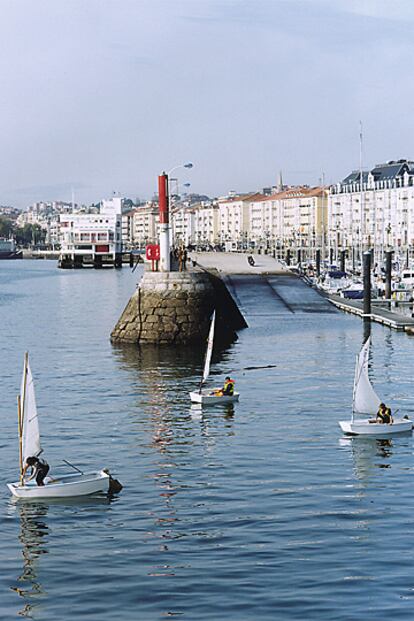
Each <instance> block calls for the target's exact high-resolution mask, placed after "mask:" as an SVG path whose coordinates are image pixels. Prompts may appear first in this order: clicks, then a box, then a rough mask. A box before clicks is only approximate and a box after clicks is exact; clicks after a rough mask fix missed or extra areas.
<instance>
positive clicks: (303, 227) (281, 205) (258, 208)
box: [249, 186, 328, 256]
mask: <svg viewBox="0 0 414 621" xmlns="http://www.w3.org/2000/svg"><path fill="white" fill-rule="evenodd" d="M327 214H328V200H327V191H326V190H325V189H324V188H322V187H313V188H310V187H307V186H298V187H292V188H288V189H286V190H284V191H282V192H277V193H275V194H271V195H270V196H258V197H255V198H254V199H253V200H251V201H250V204H249V220H250V232H249V238H250V240H251V243H252V245H253V246H254V247H261V248H267V249H268V248H269V247H272V248H278V249H281V248H283V247H286V246H287V247H293V248H296V249H298V248H301V249H303V250H305V251H306V252H307V254H308V255H309V256H310V255H311V254H312V252H313V250H314V249H315V248H316V247H323V245H324V243H325V238H326V232H327V222H328V215H327Z"/></svg>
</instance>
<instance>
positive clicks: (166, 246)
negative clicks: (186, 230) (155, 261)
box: [158, 172, 171, 272]
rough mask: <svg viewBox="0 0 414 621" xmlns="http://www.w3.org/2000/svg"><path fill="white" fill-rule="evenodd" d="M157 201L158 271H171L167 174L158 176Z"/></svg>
mask: <svg viewBox="0 0 414 621" xmlns="http://www.w3.org/2000/svg"><path fill="white" fill-rule="evenodd" d="M158 203H159V214H160V271H161V272H170V271H171V260H170V222H169V204H168V203H169V200H168V175H167V173H165V172H163V173H161V175H159V176H158Z"/></svg>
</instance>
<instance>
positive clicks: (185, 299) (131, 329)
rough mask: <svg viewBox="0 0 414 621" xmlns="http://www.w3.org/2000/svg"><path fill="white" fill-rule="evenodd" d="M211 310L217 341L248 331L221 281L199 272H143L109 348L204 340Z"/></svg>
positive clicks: (112, 334)
mask: <svg viewBox="0 0 414 621" xmlns="http://www.w3.org/2000/svg"><path fill="white" fill-rule="evenodd" d="M213 309H215V310H216V335H217V339H218V340H221V341H223V340H225V341H231V340H233V339H234V338H235V336H236V331H237V330H239V329H241V328H244V327H246V326H247V324H246V322H245V320H244V318H243V316H242V315H241V313H240V311H239V309H238V308H237V304H236V303H235V301H234V300H233V298H232V296H231V295H230V293H229V291H228V290H227V288H226V286H225V284H224V283H223V281H222V280H221V279H220V278H219V277H218V276H217V275H215V274H214V273H210V272H208V271H204V270H201V269H191V270H188V271H184V272H151V271H145V273H144V276H143V278H142V280H141V282H140V283H139V285H138V288H137V290H136V291H135V292H134V293H133V295H132V297H131V298H130V300H129V302H128V304H127V306H126V308H125V310H124V312H123V313H122V315H121V317H120V319H119V320H118V322H117V324H116V326H115V328H114V329H113V331H112V333H111V341H112V342H113V343H136V344H144V343H151V344H159V345H171V344H182V345H187V344H191V343H196V342H200V341H203V340H205V338H206V336H207V334H208V330H209V325H210V318H211V314H212V311H213Z"/></svg>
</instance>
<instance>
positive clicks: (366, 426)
mask: <svg viewBox="0 0 414 621" xmlns="http://www.w3.org/2000/svg"><path fill="white" fill-rule="evenodd" d="M339 426H340V427H341V429H342V431H343V432H344V433H345V434H346V435H349V436H381V437H383V436H393V435H396V434H397V433H407V432H410V431H412V429H413V421H411V420H408V419H405V418H404V419H397V420H394V422H393V423H392V424H389V425H388V424H381V423H370V422H369V419H368V418H365V419H361V420H354V422H352V421H350V420H342V421H339Z"/></svg>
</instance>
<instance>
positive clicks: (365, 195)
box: [329, 160, 414, 254]
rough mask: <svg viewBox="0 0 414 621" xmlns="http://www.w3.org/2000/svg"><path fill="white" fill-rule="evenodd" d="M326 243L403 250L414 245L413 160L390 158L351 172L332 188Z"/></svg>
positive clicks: (343, 246)
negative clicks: (363, 169)
mask: <svg viewBox="0 0 414 621" xmlns="http://www.w3.org/2000/svg"><path fill="white" fill-rule="evenodd" d="M329 243H330V245H331V246H332V247H334V248H336V249H338V248H343V249H347V248H352V247H354V248H359V249H360V250H362V251H363V250H366V249H367V248H371V247H373V248H374V249H375V250H377V251H379V252H380V253H381V254H382V253H383V252H384V250H385V249H387V248H394V249H396V250H401V251H404V252H406V251H407V250H408V249H409V248H410V247H413V246H414V162H412V161H409V160H398V161H390V162H387V163H386V164H379V165H377V166H375V167H374V168H373V169H372V170H370V171H369V172H366V171H364V172H362V185H361V172H360V171H354V172H352V173H351V174H349V175H348V176H347V177H346V178H345V179H344V180H343V181H342V182H340V183H338V184H336V185H335V186H332V187H331V190H330V195H329Z"/></svg>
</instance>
